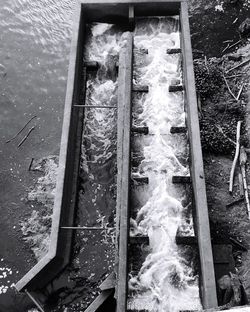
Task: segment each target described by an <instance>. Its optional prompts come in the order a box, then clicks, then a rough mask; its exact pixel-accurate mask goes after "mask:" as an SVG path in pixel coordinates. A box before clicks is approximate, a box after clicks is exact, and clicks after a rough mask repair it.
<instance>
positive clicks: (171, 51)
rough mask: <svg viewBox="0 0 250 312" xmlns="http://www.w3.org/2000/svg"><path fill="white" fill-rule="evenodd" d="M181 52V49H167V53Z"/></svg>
mask: <svg viewBox="0 0 250 312" xmlns="http://www.w3.org/2000/svg"><path fill="white" fill-rule="evenodd" d="M178 53H181V49H167V54H178Z"/></svg>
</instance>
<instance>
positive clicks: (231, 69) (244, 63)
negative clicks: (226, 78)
mask: <svg viewBox="0 0 250 312" xmlns="http://www.w3.org/2000/svg"><path fill="white" fill-rule="evenodd" d="M249 62H250V59H248V60H246V61H244V62H241V63H240V64H238V65H236V66H234V67H232V68H230V69H229V70H227V71H226V74H228V73H230V72H231V71H233V70H235V69H237V68H240V67H242V66H244V65H246V64H247V63H249Z"/></svg>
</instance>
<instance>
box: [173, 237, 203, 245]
mask: <svg viewBox="0 0 250 312" xmlns="http://www.w3.org/2000/svg"><path fill="white" fill-rule="evenodd" d="M175 241H176V244H177V245H197V243H198V240H197V237H196V236H180V235H177V236H176V237H175Z"/></svg>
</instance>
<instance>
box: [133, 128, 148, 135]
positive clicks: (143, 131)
mask: <svg viewBox="0 0 250 312" xmlns="http://www.w3.org/2000/svg"><path fill="white" fill-rule="evenodd" d="M132 132H135V133H140V134H145V135H147V134H148V133H149V129H148V127H132Z"/></svg>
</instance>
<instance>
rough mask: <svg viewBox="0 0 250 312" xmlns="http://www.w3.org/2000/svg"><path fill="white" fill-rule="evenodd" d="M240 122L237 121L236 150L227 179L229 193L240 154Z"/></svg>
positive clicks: (231, 190)
mask: <svg viewBox="0 0 250 312" xmlns="http://www.w3.org/2000/svg"><path fill="white" fill-rule="evenodd" d="M241 123H242V122H241V121H238V123H237V131H236V150H235V155H234V160H233V164H232V168H231V172H230V179H229V193H232V192H233V183H234V173H235V168H236V164H237V161H238V158H239V153H240V127H241Z"/></svg>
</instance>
